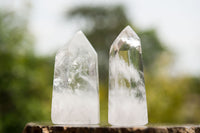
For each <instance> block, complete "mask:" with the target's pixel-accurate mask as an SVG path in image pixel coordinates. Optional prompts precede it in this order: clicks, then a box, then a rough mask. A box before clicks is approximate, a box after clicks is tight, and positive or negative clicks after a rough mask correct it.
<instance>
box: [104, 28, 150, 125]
mask: <svg viewBox="0 0 200 133" xmlns="http://www.w3.org/2000/svg"><path fill="white" fill-rule="evenodd" d="M108 108H109V110H108V122H109V123H110V124H111V125H124V126H134V125H145V124H147V123H148V116H147V104H146V92H145V84H144V74H143V64H142V49H141V43H140V39H139V37H138V36H137V34H136V33H135V32H134V31H133V29H131V27H130V26H127V27H126V28H125V29H124V30H123V31H122V32H121V33H120V34H119V36H118V37H117V38H116V40H115V41H114V42H113V44H112V45H111V48H110V58H109V107H108Z"/></svg>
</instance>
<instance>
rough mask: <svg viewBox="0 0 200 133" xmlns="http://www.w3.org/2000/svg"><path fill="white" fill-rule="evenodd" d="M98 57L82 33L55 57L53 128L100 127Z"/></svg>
mask: <svg viewBox="0 0 200 133" xmlns="http://www.w3.org/2000/svg"><path fill="white" fill-rule="evenodd" d="M97 67H98V61H97V53H96V52H95V50H94V48H93V47H92V45H91V44H90V42H89V41H88V40H87V38H86V37H85V35H84V34H83V33H82V32H81V31H79V32H77V33H76V35H75V36H74V37H73V38H72V40H71V41H70V42H69V43H68V44H67V45H66V46H64V47H63V48H62V49H60V50H59V51H58V52H57V54H56V57H55V68H54V80H53V96H52V110H51V119H52V122H53V123H54V124H98V123H99V93H98V87H99V82H98V68H97Z"/></svg>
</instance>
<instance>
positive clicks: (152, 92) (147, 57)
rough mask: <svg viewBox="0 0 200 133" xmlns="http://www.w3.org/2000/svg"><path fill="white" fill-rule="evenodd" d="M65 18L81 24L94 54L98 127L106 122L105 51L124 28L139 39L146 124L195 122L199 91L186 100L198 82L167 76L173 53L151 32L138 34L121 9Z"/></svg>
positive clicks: (83, 11) (85, 10) (89, 10)
mask: <svg viewBox="0 0 200 133" xmlns="http://www.w3.org/2000/svg"><path fill="white" fill-rule="evenodd" d="M67 18H68V19H75V20H76V21H78V22H83V23H84V24H85V25H84V27H82V28H83V29H84V31H85V33H86V35H87V37H88V39H89V40H90V41H91V43H92V44H93V46H94V48H95V49H96V51H97V53H98V58H99V75H100V112H101V123H102V124H106V123H107V109H108V108H107V102H108V99H107V98H108V59H109V49H110V46H111V44H112V42H113V41H114V39H115V38H116V37H117V35H118V34H119V33H120V31H121V30H122V29H123V28H125V26H127V25H131V27H133V28H134V30H135V31H136V32H137V33H138V35H139V37H140V38H141V43H142V50H143V59H144V71H145V80H146V88H147V102H148V109H149V111H148V112H149V121H150V123H162V122H163V123H184V122H188V121H189V122H193V123H194V122H199V120H200V115H198V113H197V112H198V111H197V110H199V109H200V107H199V106H198V105H200V98H197V97H198V96H199V95H200V93H199V91H198V93H195V95H196V96H195V97H196V99H195V102H190V101H191V96H193V95H194V93H192V92H193V91H192V90H198V88H199V81H200V79H199V78H195V80H194V79H193V80H194V81H196V83H195V84H196V85H195V84H193V83H191V81H193V80H192V79H191V77H188V76H183V77H171V76H170V74H169V72H168V71H169V70H168V69H169V68H168V66H169V65H170V63H171V61H172V59H173V56H172V55H173V54H172V53H171V52H170V51H169V50H168V49H167V48H166V47H165V45H163V43H162V42H161V41H160V40H159V38H158V36H157V34H156V31H155V30H154V29H150V30H144V31H142V30H140V29H138V28H137V27H136V26H135V25H132V24H131V22H130V21H129V20H128V18H127V16H126V14H125V12H124V8H123V7H121V6H113V7H110V6H109V7H101V6H97V7H91V6H81V7H76V8H75V9H73V10H71V12H70V13H68V14H67ZM187 97H190V98H187ZM188 103H190V104H191V105H189V104H188ZM188 106H192V107H193V110H192V111H191V112H192V113H193V114H190V115H189V113H188V112H187V111H186V110H187V109H186V108H187V107H188ZM196 116H198V118H197V117H196Z"/></svg>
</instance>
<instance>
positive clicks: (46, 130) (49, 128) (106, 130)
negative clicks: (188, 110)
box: [23, 123, 200, 133]
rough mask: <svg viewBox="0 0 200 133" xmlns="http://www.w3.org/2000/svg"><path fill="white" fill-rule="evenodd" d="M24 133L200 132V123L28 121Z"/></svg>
mask: <svg viewBox="0 0 200 133" xmlns="http://www.w3.org/2000/svg"><path fill="white" fill-rule="evenodd" d="M23 133H200V125H180V126H137V127H119V126H98V125H41V124H37V123H28V124H27V125H26V126H25V128H24V131H23Z"/></svg>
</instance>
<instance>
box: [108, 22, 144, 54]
mask: <svg viewBox="0 0 200 133" xmlns="http://www.w3.org/2000/svg"><path fill="white" fill-rule="evenodd" d="M130 48H136V49H137V50H138V51H139V53H142V49H141V43H140V38H139V37H138V35H137V34H136V33H135V31H134V30H133V29H132V28H131V27H130V26H129V25H128V26H126V27H125V28H124V29H123V30H122V31H121V32H120V34H119V35H118V36H117V38H116V39H115V41H114V42H113V44H112V45H111V48H110V54H112V53H116V52H119V51H124V50H128V49H130Z"/></svg>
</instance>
